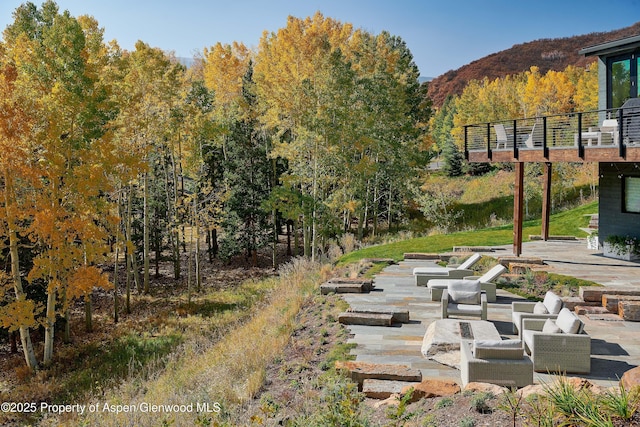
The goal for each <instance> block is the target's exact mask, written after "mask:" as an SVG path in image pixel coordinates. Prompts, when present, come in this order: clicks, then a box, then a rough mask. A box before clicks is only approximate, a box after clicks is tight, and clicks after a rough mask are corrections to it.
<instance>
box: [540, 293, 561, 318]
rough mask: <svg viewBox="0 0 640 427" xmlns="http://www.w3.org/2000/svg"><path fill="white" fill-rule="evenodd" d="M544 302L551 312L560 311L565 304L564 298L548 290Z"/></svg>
mask: <svg viewBox="0 0 640 427" xmlns="http://www.w3.org/2000/svg"><path fill="white" fill-rule="evenodd" d="M542 303H543V304H544V306H545V307H547V311H548V312H549V313H551V314H558V313H560V310H561V309H562V305H563V302H562V299H561V298H560V297H559V296H558V295H556V294H554V293H553V292H551V291H547V293H546V294H545V296H544V301H542Z"/></svg>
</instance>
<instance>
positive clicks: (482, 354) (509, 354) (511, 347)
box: [473, 340, 524, 359]
mask: <svg viewBox="0 0 640 427" xmlns="http://www.w3.org/2000/svg"><path fill="white" fill-rule="evenodd" d="M473 354H474V357H476V358H478V359H522V357H523V355H524V352H523V349H522V341H520V340H474V341H473Z"/></svg>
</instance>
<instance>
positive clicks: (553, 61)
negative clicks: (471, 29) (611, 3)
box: [428, 22, 640, 107]
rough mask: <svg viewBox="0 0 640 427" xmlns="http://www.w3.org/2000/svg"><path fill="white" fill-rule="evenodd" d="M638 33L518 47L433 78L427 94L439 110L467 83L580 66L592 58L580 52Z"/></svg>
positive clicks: (637, 28) (634, 29)
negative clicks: (531, 69)
mask: <svg viewBox="0 0 640 427" xmlns="http://www.w3.org/2000/svg"><path fill="white" fill-rule="evenodd" d="M638 34H640V22H637V23H635V24H633V25H632V26H630V27H626V28H622V29H619V30H614V31H609V32H603V33H591V34H586V35H582V36H573V37H565V38H558V39H541V40H535V41H532V42H528V43H523V44H517V45H514V46H513V47H511V48H510V49H506V50H503V51H501V52H498V53H494V54H491V55H488V56H485V57H484V58H481V59H478V60H476V61H473V62H471V63H470V64H467V65H464V66H462V67H460V68H458V69H457V70H451V71H447V72H446V73H445V74H443V75H441V76H439V77H436V78H435V79H433V80H432V81H431V82H430V83H429V92H428V93H429V96H430V98H431V99H432V100H433V104H434V105H435V106H437V107H440V106H441V105H442V103H443V102H444V100H445V99H446V97H447V96H448V95H454V94H455V95H459V94H460V93H461V92H462V90H463V89H464V87H465V86H466V84H467V82H468V81H470V80H480V79H483V78H484V77H488V78H489V79H491V80H493V79H495V78H498V77H504V76H506V75H509V74H517V73H520V72H523V71H527V70H529V68H531V67H532V66H537V67H539V68H540V72H542V73H546V72H547V71H548V70H555V71H561V70H564V69H565V68H566V67H567V66H568V65H575V66H581V67H582V66H585V65H587V64H588V63H590V62H592V61H594V60H595V58H593V57H587V58H585V57H584V56H582V55H580V54H578V51H579V50H580V49H583V48H585V47H589V46H593V45H597V44H600V43H604V42H607V41H612V40H617V39H621V38H625V37H630V36H634V35H638Z"/></svg>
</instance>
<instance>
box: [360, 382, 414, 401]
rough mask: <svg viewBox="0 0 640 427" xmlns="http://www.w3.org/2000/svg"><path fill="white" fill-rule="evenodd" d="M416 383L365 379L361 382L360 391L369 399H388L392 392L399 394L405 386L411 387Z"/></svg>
mask: <svg viewBox="0 0 640 427" xmlns="http://www.w3.org/2000/svg"><path fill="white" fill-rule="evenodd" d="M416 384H418V383H415V382H407V381H390V380H376V379H372V378H368V379H365V380H364V381H363V384H362V393H364V395H365V396H367V397H368V398H369V399H380V400H383V399H388V398H390V397H391V395H393V394H400V393H402V390H403V389H405V388H406V387H411V386H413V385H416Z"/></svg>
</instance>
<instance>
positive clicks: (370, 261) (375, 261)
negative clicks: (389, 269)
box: [362, 258, 396, 265]
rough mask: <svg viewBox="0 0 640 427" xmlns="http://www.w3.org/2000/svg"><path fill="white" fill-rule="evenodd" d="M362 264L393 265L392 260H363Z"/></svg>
mask: <svg viewBox="0 0 640 427" xmlns="http://www.w3.org/2000/svg"><path fill="white" fill-rule="evenodd" d="M362 262H364V263H372V264H389V265H391V264H395V263H396V262H395V261H394V260H393V258H363V260H362Z"/></svg>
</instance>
